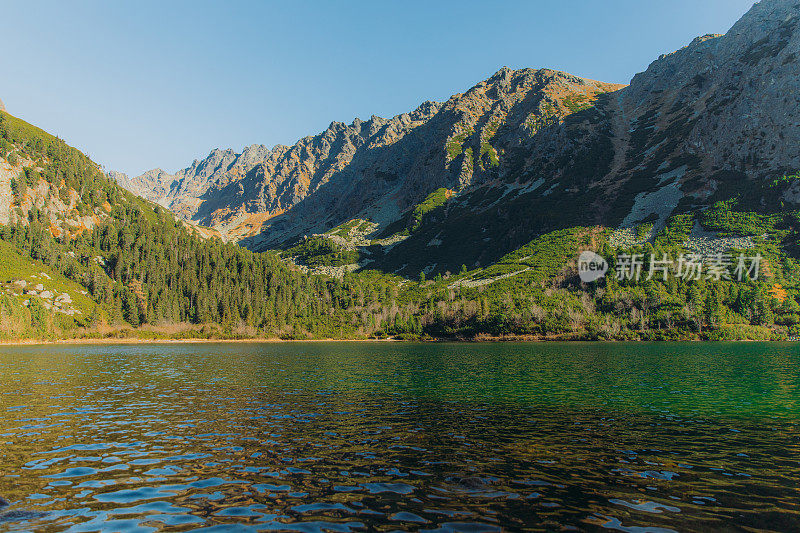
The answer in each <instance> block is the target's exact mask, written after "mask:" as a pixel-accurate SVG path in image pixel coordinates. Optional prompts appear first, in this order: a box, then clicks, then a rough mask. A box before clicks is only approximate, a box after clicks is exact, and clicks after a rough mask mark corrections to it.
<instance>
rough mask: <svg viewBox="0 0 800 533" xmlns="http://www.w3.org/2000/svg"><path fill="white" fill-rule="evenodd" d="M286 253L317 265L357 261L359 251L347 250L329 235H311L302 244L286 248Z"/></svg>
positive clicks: (337, 264)
mask: <svg viewBox="0 0 800 533" xmlns="http://www.w3.org/2000/svg"><path fill="white" fill-rule="evenodd" d="M286 254H287V255H289V256H291V257H296V258H297V259H299V260H300V262H302V263H303V264H304V265H308V266H311V267H316V266H333V267H336V266H342V265H349V264H352V263H357V262H358V259H359V253H358V252H357V251H355V250H345V249H344V247H343V246H342V245H340V244H337V243H335V242H334V241H333V240H331V239H329V238H327V237H318V236H314V237H309V238H308V239H305V240H304V241H303V242H301V243H300V244H298V245H296V246H293V247H292V248H289V249H288V250H286Z"/></svg>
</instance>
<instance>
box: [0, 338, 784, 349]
mask: <svg viewBox="0 0 800 533" xmlns="http://www.w3.org/2000/svg"><path fill="white" fill-rule="evenodd" d="M347 342H353V343H356V342H357V343H398V344H403V343H409V344H414V343H417V344H440V343H441V344H451V343H452V344H495V343H499V344H502V343H542V344H547V343H553V342H560V343H590V344H619V343H631V344H639V343H648V344H649V343H658V344H670V343H712V344H713V343H720V342H737V343H738V342H742V343H751V342H775V343H794V342H798V341H796V340H793V339H788V340H752V339H739V340H704V339H679V340H587V339H564V338H547V337H482V338H478V339H458V338H453V339H434V338H429V339H397V338H393V337H388V338H385V339H281V338H249V339H209V338H194V339H168V338H166V339H142V338H85V339H77V338H74V339H56V340H41V339H18V340H4V341H0V348H2V347H4V346H8V347H13V346H77V345H96V346H103V345H106V346H110V345H137V344H141V345H144V344H281V343H347Z"/></svg>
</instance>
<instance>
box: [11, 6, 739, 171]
mask: <svg viewBox="0 0 800 533" xmlns="http://www.w3.org/2000/svg"><path fill="white" fill-rule="evenodd" d="M752 4H753V0H673V1H671V2H656V1H651V0H605V1H603V2H597V1H595V0H552V1H545V0H540V1H534V0H529V1H507V2H506V1H501V0H498V1H497V2H487V1H485V0H484V1H474V2H473V1H466V0H460V1H458V2H450V1H447V2H444V1H443V2H437V1H417V0H403V1H397V2H389V1H385V2H384V1H375V0H372V1H363V2H362V1H358V2H356V1H352V2H350V1H344V0H342V1H330V2H322V1H320V2H310V1H308V2H305V1H295V0H291V1H288V0H287V1H282V2H267V1H235V0H229V1H224V2H223V1H221V0H220V1H217V2H209V1H203V0H191V1H173V0H167V1H163V0H162V1H157V2H156V1H149V0H144V1H143V0H137V1H135V2H134V1H128V2H122V1H112V2H108V1H92V2H88V1H82V2H81V1H70V2H64V1H62V0H57V1H13V2H12V1H10V0H6V1H4V2H3V3H2V5H0V13H2V15H0V16H2V19H3V24H2V27H3V29H2V41H3V53H2V54H0V99H2V100H3V101H4V102H5V104H6V107H7V108H8V110H9V112H11V113H12V114H14V115H17V116H19V117H21V118H24V119H25V120H28V121H29V122H32V123H33V124H36V125H38V126H40V127H42V128H44V129H46V130H48V131H50V132H51V133H54V134H57V135H59V136H61V137H63V138H64V139H65V140H66V141H67V142H69V143H70V144H72V145H74V146H77V147H78V148H80V149H82V150H84V151H85V152H87V153H88V154H89V155H90V156H91V157H92V158H93V159H94V160H95V161H97V162H98V163H101V164H103V165H104V166H105V167H106V168H108V169H116V170H121V171H124V172H127V173H130V174H134V175H135V174H139V173H141V172H142V171H145V170H147V169H150V168H154V167H161V168H164V169H165V170H168V171H170V172H174V171H176V170H178V169H179V168H183V167H185V166H188V165H189V164H190V163H191V161H192V160H193V159H196V158H197V159H199V158H202V157H205V155H207V154H208V152H209V151H210V150H211V149H212V148H215V147H221V148H228V147H231V148H234V149H236V150H239V149H241V148H242V147H243V146H245V145H248V144H266V145H268V146H272V145H274V144H279V143H280V144H291V143H293V142H295V141H296V140H297V139H298V138H300V137H303V136H305V135H310V134H315V133H317V132H319V131H321V130H323V129H324V128H326V127H327V126H328V124H330V122H331V121H333V120H338V121H342V122H347V123H349V122H350V121H351V120H352V119H353V118H354V117H361V118H365V119H366V118H368V117H369V116H370V115H372V114H376V115H381V116H391V115H395V114H398V113H402V112H405V111H409V110H412V109H414V108H415V107H416V106H417V105H419V104H420V103H421V102H423V101H425V100H444V99H447V98H448V97H449V96H450V95H451V94H453V93H458V92H463V91H465V90H466V89H468V88H469V87H471V86H472V85H474V84H475V83H477V82H478V81H480V80H482V79H485V78H486V77H488V76H490V75H491V74H492V73H494V72H495V71H497V70H498V69H499V68H500V67H502V66H503V65H507V66H509V67H512V68H521V67H549V68H555V69H558V70H564V71H567V72H571V73H573V74H576V75H579V76H584V77H589V78H594V79H598V80H602V81H609V82H623V83H627V82H628V81H629V80H630V78H631V77H632V76H633V74H635V73H636V72H638V71H641V70H644V69H645V68H646V67H647V65H648V64H649V63H650V62H651V61H652V60H654V59H655V58H656V57H658V55H659V54H662V53H666V52H671V51H673V50H675V49H677V48H680V47H682V46H685V45H686V44H688V43H689V42H690V41H691V40H692V38H694V37H695V36H697V35H701V34H705V33H724V32H725V31H727V29H728V28H729V27H730V26H731V25H732V24H733V23H734V22H735V21H736V20H737V19H738V18H739V17H741V15H743V14H744V13H745V12H746V11H747V9H749V7H750V6H752Z"/></svg>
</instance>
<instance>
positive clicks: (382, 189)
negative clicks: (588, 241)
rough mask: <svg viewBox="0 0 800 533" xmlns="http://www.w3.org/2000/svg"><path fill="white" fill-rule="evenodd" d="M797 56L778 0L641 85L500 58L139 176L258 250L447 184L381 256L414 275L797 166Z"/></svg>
mask: <svg viewBox="0 0 800 533" xmlns="http://www.w3.org/2000/svg"><path fill="white" fill-rule="evenodd" d="M799 57H800V2H798V1H797V0H763V1H762V2H760V3H758V4H756V5H755V6H754V7H753V8H752V9H751V10H750V11H749V12H748V13H747V14H746V15H745V16H744V17H743V18H742V19H741V20H740V21H739V22H738V23H737V24H736V25H735V26H734V27H733V28H732V29H731V30H730V31H729V32H728V33H727V34H725V35H721V36H720V35H707V36H704V37H700V38H698V39H695V40H694V41H693V42H692V43H691V44H689V45H688V46H687V47H685V48H683V49H681V50H678V51H677V52H674V53H671V54H668V55H664V56H662V57H660V58H659V59H658V60H656V61H655V62H653V63H652V64H651V65H650V67H649V68H648V69H647V70H646V71H645V72H643V73H641V74H638V75H637V76H635V77H634V79H633V80H632V82H631V84H630V86H628V87H623V86H619V85H613V84H606V83H602V82H597V81H592V80H586V79H582V78H578V77H575V76H572V75H569V74H565V73H562V72H556V71H551V70H531V69H523V70H516V71H514V70H509V69H506V68H503V69H501V70H500V71H498V72H497V73H496V74H495V75H493V76H492V77H491V78H489V79H487V80H486V81H483V82H481V83H479V84H477V85H476V86H474V87H472V88H471V89H469V90H468V91H467V92H465V93H463V94H457V95H454V96H453V97H451V98H450V99H449V100H448V101H447V102H444V103H435V102H426V103H424V104H423V105H421V106H420V107H419V108H417V109H416V110H414V111H413V112H411V113H406V114H402V115H398V116H396V117H393V118H391V119H383V118H380V117H372V118H370V119H369V120H367V121H361V120H356V121H354V122H353V123H352V124H350V125H345V124H342V123H336V122H335V123H332V124H331V125H330V127H329V128H328V129H327V130H326V131H324V132H322V133H320V134H319V135H316V136H313V137H306V138H304V139H301V140H300V141H299V142H298V143H296V144H295V145H293V146H291V147H285V146H278V147H275V148H273V149H272V150H267V149H266V148H265V147H251V148H249V149H247V150H245V152H243V153H242V154H235V153H233V152H231V151H225V152H223V151H215V152H212V154H211V155H210V156H209V157H208V158H207V159H206V160H204V161H202V162H195V163H194V164H193V165H192V166H191V167H190V168H188V169H185V170H183V171H181V172H179V173H178V174H177V175H176V176H174V177H170V176H164V175H163V174H161V173H159V172H155V173H152V172H151V173H148V174H147V175H145V176H142V177H140V178H136V180H134V181H135V182H136V183H137V184H139V186H140V187H141V188H142V189H143V190H146V191H152V195H153V197H151V199H154V200H156V201H158V202H159V203H162V204H163V205H167V206H169V207H170V208H172V209H173V210H174V211H176V212H177V213H179V214H180V215H181V216H183V217H185V218H187V219H192V220H195V221H201V222H202V223H204V224H208V225H213V226H215V227H217V228H220V229H222V230H223V232H233V233H235V234H236V235H237V238H245V239H244V240H243V244H245V245H246V246H249V247H252V248H255V249H263V248H268V247H274V246H279V245H281V244H283V243H286V242H291V241H292V240H296V239H297V238H300V237H301V236H302V235H305V234H309V233H316V232H321V231H324V230H326V229H328V228H331V227H333V226H336V225H338V224H341V223H343V222H346V221H348V220H351V219H354V218H363V219H367V220H371V221H373V222H375V223H377V224H378V226H377V229H376V230H375V236H380V235H382V234H383V236H386V235H385V234H386V232H387V228H388V231H389V232H391V231H392V228H394V226H392V223H393V222H396V221H398V220H399V219H402V217H403V215H404V213H407V212H408V210H409V209H411V208H412V207H413V206H415V205H416V204H418V203H419V202H421V201H422V200H423V199H424V198H425V197H426V195H428V194H429V193H431V192H432V191H434V190H436V189H439V188H445V189H448V190H450V191H451V193H449V194H448V197H449V200H448V201H447V203H446V205H444V206H443V207H442V208H441V209H438V210H437V211H436V212H435V213H434V215H433V216H430V217H428V219H427V220H428V221H429V223H427V224H423V226H422V227H421V228H420V229H419V231H416V232H415V233H413V234H412V235H411V236H410V237H409V238H407V239H405V240H403V241H402V242H400V243H399V244H397V243H394V244H393V246H391V247H388V248H387V249H386V250H384V251H383V252H381V253H378V254H377V255H376V256H374V260H375V261H376V262H377V263H378V264H380V263H381V262H383V263H385V264H386V265H389V266H391V267H392V268H393V269H396V268H400V269H401V270H404V271H408V272H419V270H420V269H421V268H422V267H427V268H428V269H429V270H441V269H443V268H445V267H447V268H451V269H452V268H454V267H455V268H458V266H460V265H461V264H462V263H463V264H467V265H472V264H485V263H486V262H489V261H491V260H492V259H494V258H497V257H498V256H499V255H501V254H502V253H505V252H507V251H509V250H512V249H515V247H518V246H521V245H522V244H524V243H525V242H527V241H529V240H530V239H531V238H532V237H533V236H536V235H538V234H540V233H541V232H544V231H550V230H552V229H556V228H563V227H569V226H577V225H585V224H603V225H608V226H612V227H616V226H631V225H633V224H635V223H637V222H640V221H642V220H651V221H654V222H655V223H656V224H663V223H664V222H665V220H666V219H667V217H668V216H669V215H670V214H673V213H677V212H681V211H686V210H690V209H698V208H702V207H703V206H705V205H708V204H709V203H711V202H713V201H716V200H719V199H727V198H729V197H730V196H731V195H732V194H735V192H736V191H737V190H738V191H742V190H748V189H752V188H753V187H754V186H755V185H757V184H758V183H760V182H763V181H764V180H766V179H771V178H774V177H776V176H780V175H783V174H784V173H788V172H796V171H797V170H798V169H800V152H798V151H797V150H796V147H797V146H798V142H800V105H798V104H800V90H798V89H800V87H798V85H800V82H799V81H798V80H800V76H799V75H800V63H799V62H798V58H799ZM170 180H171V181H170ZM789 197H791V195H789V196H787V198H789ZM254 217H255V218H254ZM242 223H246V224H247V231H242V230H241V229H240V228H239V226H241V224H242Z"/></svg>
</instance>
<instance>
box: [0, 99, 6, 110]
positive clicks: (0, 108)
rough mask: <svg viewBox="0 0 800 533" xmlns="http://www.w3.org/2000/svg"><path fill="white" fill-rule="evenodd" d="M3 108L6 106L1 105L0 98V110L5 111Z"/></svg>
mask: <svg viewBox="0 0 800 533" xmlns="http://www.w3.org/2000/svg"><path fill="white" fill-rule="evenodd" d="M5 110H6V106H5V105H3V101H2V100H0V111H5Z"/></svg>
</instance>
